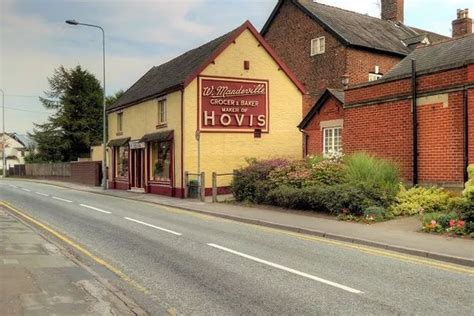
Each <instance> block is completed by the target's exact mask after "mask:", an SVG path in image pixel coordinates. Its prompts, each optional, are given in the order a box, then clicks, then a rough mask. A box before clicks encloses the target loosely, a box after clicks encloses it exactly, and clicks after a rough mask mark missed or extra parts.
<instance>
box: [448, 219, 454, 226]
mask: <svg viewBox="0 0 474 316" xmlns="http://www.w3.org/2000/svg"><path fill="white" fill-rule="evenodd" d="M454 225H456V221H455V220H454V219H452V220H450V221H449V227H453V226H454Z"/></svg>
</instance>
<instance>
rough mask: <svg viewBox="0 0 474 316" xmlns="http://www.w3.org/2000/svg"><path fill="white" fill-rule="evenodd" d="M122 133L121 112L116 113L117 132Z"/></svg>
mask: <svg viewBox="0 0 474 316" xmlns="http://www.w3.org/2000/svg"><path fill="white" fill-rule="evenodd" d="M122 131H123V112H119V113H117V132H118V133H120V132H122Z"/></svg>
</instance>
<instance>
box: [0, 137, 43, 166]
mask: <svg viewBox="0 0 474 316" xmlns="http://www.w3.org/2000/svg"><path fill="white" fill-rule="evenodd" d="M3 139H4V137H3V134H2V133H0V157H1V158H2V159H0V169H1V170H3V156H2V155H3V146H4V145H5V156H6V166H7V169H8V168H12V167H13V166H15V165H23V164H25V156H27V155H28V154H29V153H30V152H31V151H32V150H34V147H35V142H34V141H33V140H32V139H31V138H30V137H29V136H27V135H20V134H17V133H5V144H3V142H4V141H3Z"/></svg>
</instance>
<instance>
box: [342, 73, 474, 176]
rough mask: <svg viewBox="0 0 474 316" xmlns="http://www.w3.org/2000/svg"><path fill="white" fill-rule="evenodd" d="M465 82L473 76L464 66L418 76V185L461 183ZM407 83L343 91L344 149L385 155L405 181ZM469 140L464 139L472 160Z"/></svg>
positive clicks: (408, 162) (408, 165)
mask: <svg viewBox="0 0 474 316" xmlns="http://www.w3.org/2000/svg"><path fill="white" fill-rule="evenodd" d="M472 79H474V78H472ZM467 82H474V80H471V79H469V77H468V72H467V71H466V67H464V68H457V69H451V70H447V71H440V72H437V73H432V74H427V75H421V76H419V77H418V80H417V84H418V90H417V93H418V98H417V104H418V108H417V109H418V164H419V170H418V178H419V182H420V183H437V184H442V185H461V184H462V182H463V180H464V179H463V176H464V162H463V150H464V130H463V91H462V89H463V85H464V84H466V83H467ZM410 83H411V82H410V78H407V79H400V80H396V81H391V82H380V83H375V84H372V85H368V86H363V87H353V88H349V89H348V90H346V94H345V99H346V105H345V107H346V108H345V113H344V129H343V147H344V151H345V152H346V153H350V152H354V151H360V150H364V151H369V152H371V153H373V154H376V155H378V156H381V157H384V158H388V159H390V160H392V161H394V162H396V163H397V164H398V165H399V167H400V169H401V173H402V176H403V177H404V178H405V179H406V180H408V181H412V173H413V162H412V160H413V150H412V144H413V138H412V104H411V99H410V92H411V87H410ZM471 90H472V88H471ZM469 94H470V95H472V91H470V92H469ZM367 102H369V103H367ZM469 102H470V103H469V109H470V119H469V124H470V126H471V127H470V134H471V135H472V136H474V134H473V131H472V130H473V127H474V124H472V121H473V120H472V117H474V116H473V115H474V113H473V112H474V111H473V102H472V99H471V100H470V101H469ZM471 113H472V114H471ZM473 141H474V138H473V137H469V147H470V148H471V149H470V152H471V154H470V160H471V161H472V148H473Z"/></svg>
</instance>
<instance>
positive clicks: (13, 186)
mask: <svg viewBox="0 0 474 316" xmlns="http://www.w3.org/2000/svg"><path fill="white" fill-rule="evenodd" d="M10 186H11V187H12V188H15V189H18V187H17V186H16V185H13V184H10Z"/></svg>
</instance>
